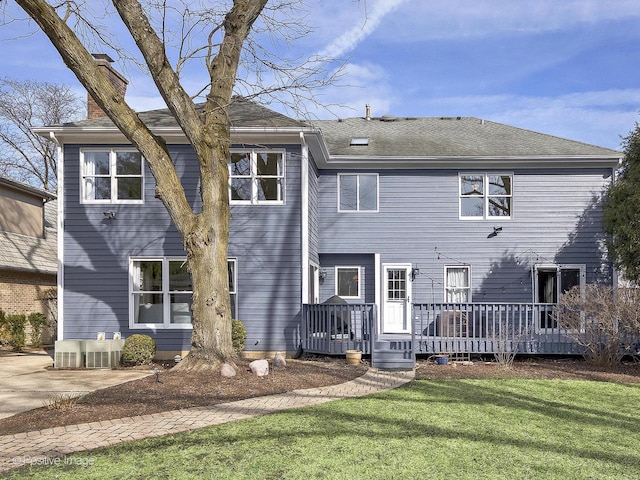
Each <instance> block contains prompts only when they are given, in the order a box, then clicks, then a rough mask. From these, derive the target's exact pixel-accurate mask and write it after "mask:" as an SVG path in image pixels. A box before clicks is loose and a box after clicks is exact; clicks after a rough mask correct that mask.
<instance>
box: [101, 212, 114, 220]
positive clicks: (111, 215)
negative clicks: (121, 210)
mask: <svg viewBox="0 0 640 480" xmlns="http://www.w3.org/2000/svg"><path fill="white" fill-rule="evenodd" d="M102 214H103V215H104V216H105V217H106V218H109V219H111V220H113V219H114V218H116V212H102Z"/></svg>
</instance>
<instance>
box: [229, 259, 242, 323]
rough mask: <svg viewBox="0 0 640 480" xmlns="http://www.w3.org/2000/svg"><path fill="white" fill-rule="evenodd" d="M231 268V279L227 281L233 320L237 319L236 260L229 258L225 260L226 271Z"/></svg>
mask: <svg viewBox="0 0 640 480" xmlns="http://www.w3.org/2000/svg"><path fill="white" fill-rule="evenodd" d="M229 266H232V267H231V276H230V277H231V278H230V279H229V280H230V281H229V297H230V298H229V301H230V302H231V307H232V308H233V312H235V318H236V319H237V318H238V317H239V315H238V259H237V258H229V259H227V269H229Z"/></svg>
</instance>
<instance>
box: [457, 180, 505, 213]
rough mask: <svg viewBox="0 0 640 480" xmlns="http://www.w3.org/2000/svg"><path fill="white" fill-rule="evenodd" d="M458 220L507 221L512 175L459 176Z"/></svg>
mask: <svg viewBox="0 0 640 480" xmlns="http://www.w3.org/2000/svg"><path fill="white" fill-rule="evenodd" d="M459 184H460V189H459V191H460V201H459V205H460V218H461V219H467V220H481V219H491V218H499V219H509V218H511V216H512V215H513V213H512V199H513V189H512V186H513V175H512V174H510V173H506V174H505V173H464V174H460V175H459Z"/></svg>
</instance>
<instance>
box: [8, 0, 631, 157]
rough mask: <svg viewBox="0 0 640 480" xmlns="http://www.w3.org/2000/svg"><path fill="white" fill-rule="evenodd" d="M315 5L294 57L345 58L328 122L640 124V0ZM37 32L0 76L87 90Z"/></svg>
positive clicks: (586, 128) (584, 134)
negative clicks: (448, 119)
mask: <svg viewBox="0 0 640 480" xmlns="http://www.w3.org/2000/svg"><path fill="white" fill-rule="evenodd" d="M307 3H308V4H309V5H308V10H309V17H308V23H309V24H310V25H311V26H312V27H314V29H315V30H314V32H313V33H312V34H310V35H308V36H306V37H305V38H303V39H301V40H300V41H298V42H295V43H293V44H291V45H290V46H289V47H288V48H289V50H290V51H289V52H287V53H289V54H293V55H311V54H314V53H322V54H326V55H330V56H333V57H338V58H341V59H343V60H345V61H346V69H345V75H344V76H343V77H342V81H341V82H342V86H335V87H331V88H327V89H325V90H323V91H322V92H318V94H320V97H319V98H320V99H321V101H322V102H325V103H327V104H334V105H335V104H340V105H342V106H341V107H333V108H332V109H331V112H328V111H323V110H315V111H314V113H315V114H316V115H317V116H319V117H320V118H334V117H336V116H337V117H352V116H362V115H364V109H365V104H369V105H371V109H372V114H373V115H374V116H381V115H385V114H391V115H396V116H425V117H428V116H476V117H481V118H485V119H488V120H492V121H496V122H501V123H507V124H510V125H514V126H517V127H521V128H527V129H531V130H535V131H539V132H544V133H548V134H552V135H557V136H560V137H565V138H570V139H574V140H579V141H583V142H586V143H592V144H596V145H601V146H605V147H609V148H619V147H620V137H621V136H622V135H626V134H627V133H628V132H629V131H630V130H631V129H632V128H633V126H634V124H635V122H636V121H638V120H640V116H639V112H640V68H639V66H640V47H639V46H640V1H638V0H599V1H598V0H562V1H559V0H530V1H528V2H522V1H516V0H428V1H427V0H366V1H364V0H361V1H356V0H323V1H316V0H308V2H307ZM11 8H12V7H11V6H10V7H9V9H11ZM13 8H15V7H13ZM10 13H11V12H10ZM27 31H29V29H28V27H27V25H26V24H25V23H23V22H16V23H13V24H12V26H11V28H8V27H7V25H4V26H2V27H0V51H2V52H3V54H2V60H3V61H2V63H1V66H0V75H2V76H5V75H9V76H11V77H13V78H24V79H41V80H48V81H54V82H62V83H67V84H69V85H72V86H74V87H75V88H78V90H79V91H80V89H81V87H80V86H79V84H78V83H77V81H76V80H75V78H74V77H73V75H72V74H71V73H70V72H68V71H67V70H66V69H65V67H64V65H63V63H62V61H61V60H60V57H59V55H58V54H57V53H56V52H55V51H54V50H53V48H52V47H51V46H50V45H49V44H48V41H47V40H46V39H45V38H44V37H43V36H42V35H39V34H35V35H29V36H22V34H23V33H24V32H27ZM127 73H129V77H130V79H131V83H130V86H129V90H128V93H127V99H128V100H129V102H130V103H131V104H132V106H133V107H134V108H136V109H137V110H147V109H152V108H157V107H160V106H162V103H161V101H160V100H159V98H158V97H157V95H155V94H154V92H153V86H152V84H151V82H150V80H149V79H147V78H145V77H144V76H142V75H141V74H139V73H137V72H136V71H134V70H128V71H127ZM189 80H190V81H191V80H193V79H189ZM194 83H195V82H194ZM271 108H276V107H275V106H274V105H271ZM276 109H277V108H276Z"/></svg>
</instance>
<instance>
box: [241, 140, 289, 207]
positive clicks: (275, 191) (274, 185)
mask: <svg viewBox="0 0 640 480" xmlns="http://www.w3.org/2000/svg"><path fill="white" fill-rule="evenodd" d="M284 170H285V169H284V153H283V152H276V151H259V150H250V151H232V152H231V159H230V160H229V176H230V178H229V199H230V201H231V203H234V204H248V205H255V204H261V203H284V180H285V179H284Z"/></svg>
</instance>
